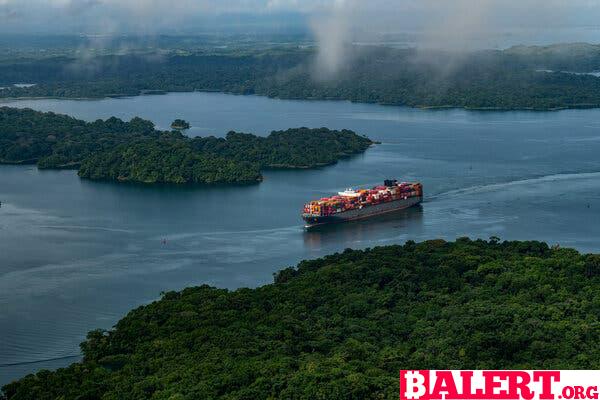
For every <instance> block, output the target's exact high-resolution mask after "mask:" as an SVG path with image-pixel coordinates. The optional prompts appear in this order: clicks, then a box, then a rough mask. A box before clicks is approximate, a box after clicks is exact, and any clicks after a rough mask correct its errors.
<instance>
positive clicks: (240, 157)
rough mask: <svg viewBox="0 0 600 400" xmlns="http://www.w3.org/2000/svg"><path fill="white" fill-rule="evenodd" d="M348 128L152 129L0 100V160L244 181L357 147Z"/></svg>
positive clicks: (115, 174)
mask: <svg viewBox="0 0 600 400" xmlns="http://www.w3.org/2000/svg"><path fill="white" fill-rule="evenodd" d="M372 143H373V142H372V141H371V140H369V139H368V138H366V137H364V136H360V135H357V134H356V133H354V132H352V131H349V130H341V131H337V130H329V129H327V128H319V129H309V128H297V129H288V130H286V131H277V132H272V133H271V134H270V135H269V136H267V137H259V136H255V135H252V134H245V133H237V132H229V133H228V134H227V137H226V138H216V137H212V136H210V137H195V138H190V137H187V136H184V135H183V134H181V133H180V132H178V131H159V130H156V129H155V127H154V124H153V123H152V122H150V121H146V120H143V119H141V118H133V119H132V120H131V121H129V122H124V121H122V120H120V119H118V118H115V117H112V118H109V119H107V120H97V121H94V122H85V121H82V120H78V119H75V118H72V117H69V116H66V115H59V114H54V113H42V112H37V111H33V110H30V109H15V108H8V107H1V108H0V163H4V164H24V163H29V164H34V163H37V165H38V167H39V168H77V169H78V170H79V176H81V177H82V178H88V179H98V180H100V179H102V180H115V181H122V182H143V183H180V184H184V183H201V184H210V183H245V182H256V181H258V180H260V179H261V172H260V171H261V169H264V168H311V167H316V166H322V165H327V164H332V163H335V162H336V161H338V160H339V159H340V158H342V157H346V156H349V155H352V154H356V153H360V152H363V151H365V150H366V149H367V148H368V147H369V146H370V145H371V144H372Z"/></svg>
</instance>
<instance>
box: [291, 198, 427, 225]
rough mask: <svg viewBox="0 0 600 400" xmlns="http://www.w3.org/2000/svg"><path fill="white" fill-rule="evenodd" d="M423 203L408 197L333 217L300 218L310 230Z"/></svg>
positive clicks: (421, 199)
mask: <svg viewBox="0 0 600 400" xmlns="http://www.w3.org/2000/svg"><path fill="white" fill-rule="evenodd" d="M422 201H423V196H415V197H409V198H407V199H400V200H394V201H390V202H386V203H380V204H375V205H372V206H367V207H363V208H360V209H354V210H348V211H344V212H341V213H336V214H334V215H327V216H321V215H312V214H303V215H302V218H303V219H304V221H306V228H312V227H315V226H319V225H325V224H336V223H340V222H348V221H355V220H359V219H364V218H369V217H374V216H376V215H381V214H386V213H390V212H394V211H398V210H404V209H406V208H409V207H413V206H416V205H417V204H420V203H421V202H422Z"/></svg>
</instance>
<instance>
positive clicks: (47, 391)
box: [3, 238, 600, 400]
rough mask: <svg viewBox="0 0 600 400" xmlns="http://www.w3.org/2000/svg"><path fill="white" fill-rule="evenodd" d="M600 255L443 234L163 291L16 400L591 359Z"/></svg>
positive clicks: (327, 388)
mask: <svg viewBox="0 0 600 400" xmlns="http://www.w3.org/2000/svg"><path fill="white" fill-rule="evenodd" d="M599 326H600V255H582V254H579V253H578V252H577V251H575V250H572V249H563V248H558V247H553V248H550V247H549V246H548V245H546V244H545V243H541V242H499V241H498V240H496V239H491V240H490V241H489V242H488V241H482V240H476V241H472V240H469V239H466V238H463V239H459V240H457V241H456V242H445V241H443V240H434V241H428V242H424V243H419V244H417V243H414V242H412V241H409V242H407V243H406V244H405V245H403V246H388V247H377V248H373V249H366V250H362V251H354V250H346V251H344V252H343V253H341V254H334V255H331V256H327V257H325V258H322V259H318V260H312V261H303V262H301V263H300V264H299V265H298V266H297V267H296V268H287V269H284V270H282V271H280V272H279V273H277V274H276V275H275V282H274V283H273V284H270V285H266V286H262V287H259V288H256V289H238V290H235V291H229V290H225V289H216V288H212V287H209V286H201V287H195V288H188V289H185V290H183V291H181V292H168V293H165V294H163V296H162V299H160V300H159V301H156V302H153V303H152V304H149V305H146V306H143V307H140V308H138V309H136V310H133V311H131V312H130V313H129V314H128V315H127V316H126V317H125V318H123V319H122V320H121V321H120V322H118V323H117V325H116V326H115V327H114V329H112V330H110V331H101V330H97V331H93V332H90V333H89V334H88V336H87V340H86V341H85V342H84V343H83V344H82V345H81V348H82V351H83V355H84V358H83V361H82V362H80V363H75V364H73V365H71V366H69V367H68V368H64V369H59V370H58V371H55V372H48V371H42V372H39V373H37V374H35V375H28V376H26V377H24V378H22V379H21V380H19V381H16V382H14V383H11V384H8V385H6V386H4V388H3V391H4V394H5V396H6V398H7V399H10V400H46V399H48V400H50V399H64V400H72V399H104V400H109V399H111V400H113V399H114V400H117V399H154V400H162V399H164V400H168V399H170V400H175V399H190V400H192V399H311V400H312V399H397V398H398V371H399V370H400V369H430V368H434V369H597V368H598V367H599V366H600V346H598V343H599V342H600V329H598V328H599Z"/></svg>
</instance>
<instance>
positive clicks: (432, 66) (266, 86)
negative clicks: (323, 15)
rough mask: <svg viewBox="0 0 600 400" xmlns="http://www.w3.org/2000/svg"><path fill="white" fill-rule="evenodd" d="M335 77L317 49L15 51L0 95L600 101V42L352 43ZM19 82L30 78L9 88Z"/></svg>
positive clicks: (531, 104) (543, 104)
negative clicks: (504, 45) (446, 47)
mask: <svg viewBox="0 0 600 400" xmlns="http://www.w3.org/2000/svg"><path fill="white" fill-rule="evenodd" d="M345 52H346V53H347V54H346V57H347V59H348V61H347V62H346V63H344V65H343V66H342V67H341V68H340V70H339V71H335V73H333V74H324V73H323V71H320V70H319V69H318V68H317V67H315V59H316V52H315V49H314V48H310V47H309V48H304V47H297V48H293V47H285V48H274V49H260V50H259V49H256V50H254V51H252V50H247V51H230V52H227V51H221V52H214V51H213V52H210V51H206V50H203V51H186V52H185V54H181V52H176V51H172V52H167V53H166V54H165V53H164V52H163V53H160V54H151V53H150V54H148V53H144V54H137V53H135V52H133V53H127V54H119V55H112V54H104V55H97V56H94V57H93V58H91V59H88V58H86V59H85V60H81V59H79V58H77V57H74V56H68V55H63V56H60V57H58V56H54V57H44V58H32V57H31V55H29V54H27V57H14V58H9V59H6V60H2V62H1V63H0V87H3V89H0V97H59V98H80V97H106V96H130V95H140V94H147V93H164V92H167V91H176V92H178V91H196V90H199V91H219V92H228V93H236V94H257V95H263V96H269V97H277V98H284V99H335V100H351V101H355V102H366V103H381V104H393V105H406V106H413V107H464V108H474V109H533V110H553V109H561V108H585V107H598V106H600V78H598V77H597V76H595V75H594V74H592V73H593V72H594V71H598V70H600V46H598V45H591V44H582V43H576V44H560V45H551V46H531V47H526V46H516V47H512V48H509V49H506V50H485V51H484V50H481V51H472V52H467V53H457V52H451V51H433V50H429V51H426V50H419V49H395V48H390V47H384V46H351V47H349V48H348V49H346V51H345ZM18 82H31V83H35V84H36V85H34V86H29V87H15V86H13V85H14V84H15V83H18Z"/></svg>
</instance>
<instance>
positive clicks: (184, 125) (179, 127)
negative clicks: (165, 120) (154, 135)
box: [171, 118, 190, 131]
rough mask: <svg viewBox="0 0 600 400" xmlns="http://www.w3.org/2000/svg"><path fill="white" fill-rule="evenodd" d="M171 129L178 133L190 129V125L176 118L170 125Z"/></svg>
mask: <svg viewBox="0 0 600 400" xmlns="http://www.w3.org/2000/svg"><path fill="white" fill-rule="evenodd" d="M171 128H172V129H175V130H178V131H182V130H185V129H190V123H189V122H187V121H186V120H184V119H179V118H177V119H176V120H175V121H173V122H172V123H171Z"/></svg>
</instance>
